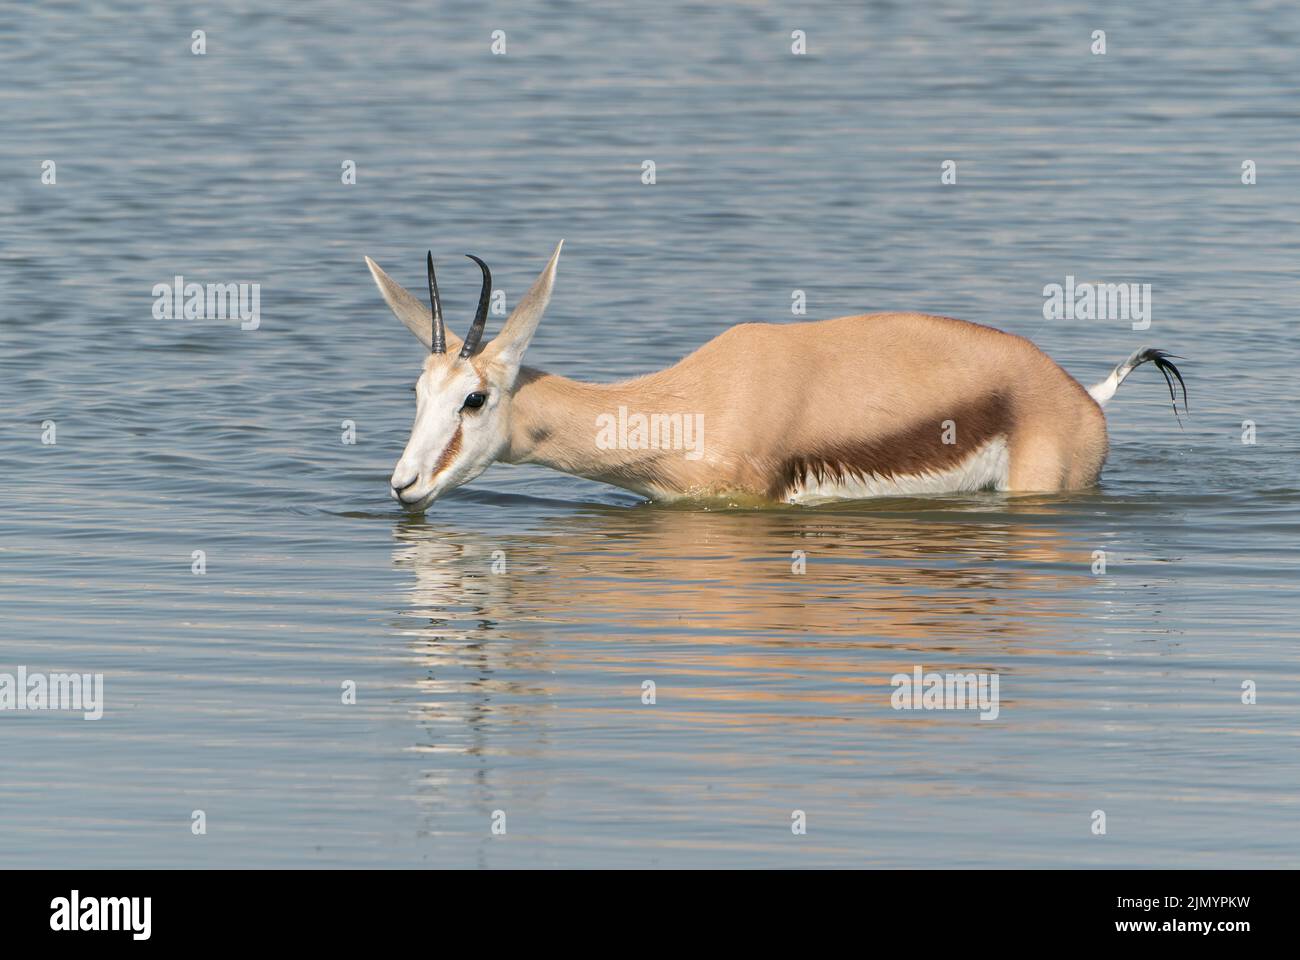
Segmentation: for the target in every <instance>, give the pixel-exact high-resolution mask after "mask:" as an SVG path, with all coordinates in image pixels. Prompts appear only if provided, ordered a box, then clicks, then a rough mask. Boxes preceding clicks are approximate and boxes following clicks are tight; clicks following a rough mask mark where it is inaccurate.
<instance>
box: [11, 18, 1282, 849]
mask: <svg viewBox="0 0 1300 960" xmlns="http://www.w3.org/2000/svg"><path fill="white" fill-rule="evenodd" d="M195 29H202V30H204V31H205V32H206V42H207V52H206V54H205V55H203V56H196V55H194V54H192V53H191V51H190V45H191V42H192V41H191V32H192V31H193V30H195ZM796 29H802V30H804V31H806V33H807V37H808V50H809V53H808V55H806V56H795V55H792V54H791V52H790V44H791V42H792V41H791V38H790V35H791V32H792V31H793V30H796ZM1098 29H1103V30H1105V31H1106V33H1107V48H1108V49H1107V53H1106V54H1105V55H1104V56H1095V55H1093V54H1092V53H1091V52H1090V50H1089V47H1090V45H1091V43H1092V40H1091V34H1092V32H1093V31H1094V30H1098ZM495 30H503V31H505V35H506V43H507V47H506V51H507V52H506V54H505V55H504V56H497V55H493V53H492V51H491V44H492V32H493V31H495ZM1298 43H1300V11H1298V10H1297V8H1296V7H1295V6H1294V5H1290V4H1285V3H1252V4H1236V5H1222V4H1209V3H1180V4H1172V3H1156V4H1144V5H1137V6H1134V5H1129V4H1100V5H1098V4H1083V3H1065V4H1057V5H1047V6H1044V7H1039V6H1034V5H1026V4H1023V3H1009V2H992V3H984V4H979V5H963V4H953V5H941V6H936V5H928V4H903V3H899V4H891V3H878V4H868V5H849V4H842V5H840V4H836V5H830V4H824V5H816V4H814V5H808V4H784V5H783V4H758V3H752V4H734V5H714V6H702V5H698V4H674V3H668V4H626V5H615V6H613V7H607V6H605V5H600V6H595V5H592V6H587V5H578V4H574V3H566V2H547V3H526V4H520V3H512V4H508V5H507V4H492V3H488V4H478V5H466V4H452V3H432V4H401V5H382V6H371V5H358V4H351V3H326V4H313V5H310V6H308V5H301V6H298V5H282V4H251V3H234V4H227V5H222V6H221V7H220V8H211V9H205V10H203V11H202V12H197V13H196V12H195V11H193V10H191V9H189V8H186V7H175V8H163V7H162V5H159V6H158V7H156V8H145V9H141V8H139V7H137V6H135V5H130V4H124V3H97V4H87V3H64V4H55V3H50V4H41V5H32V6H28V5H6V6H4V7H0V76H2V77H3V83H2V84H0V130H3V134H2V135H0V171H3V176H2V177H0V261H2V263H3V270H0V408H2V409H3V411H4V415H3V418H0V422H2V424H3V429H0V469H2V470H3V473H2V474H0V604H2V607H0V673H3V672H13V671H15V670H16V669H17V668H18V667H19V666H20V665H21V666H25V667H26V668H27V669H28V670H29V671H45V672H52V671H61V670H67V671H77V672H87V673H95V672H100V673H103V675H104V685H105V711H104V716H103V718H102V719H100V720H97V721H85V720H82V719H81V718H80V715H76V714H71V713H68V712H53V711H46V712H22V713H18V712H2V713H0V837H3V843H0V865H3V866H18V867H36V866H85V867H106V866H186V867H205V866H237V865H251V866H332V867H337V866H354V865H356V866H360V865H382V866H425V865H427V866H454V867H510V866H529V867H532V866H598V865H612V866H707V865H721V866H783V867H789V866H795V867H811V866H853V865H863V866H1061V865H1081V866H1124V867H1129V866H1179V867H1190V866H1291V867H1294V866H1296V865H1297V863H1298V862H1300V834H1298V833H1297V831H1296V830H1295V824H1296V821H1297V815H1298V814H1300V765H1298V764H1297V735H1298V734H1300V722H1298V721H1300V652H1298V647H1297V641H1298V640H1300V627H1298V626H1297V623H1298V622H1300V617H1298V616H1297V613H1300V576H1297V574H1298V573H1300V563H1297V553H1296V539H1297V534H1298V533H1300V476H1298V472H1297V462H1298V461H1297V454H1300V429H1298V428H1297V422H1296V400H1297V390H1296V387H1295V380H1294V368H1295V364H1296V359H1297V358H1296V346H1295V345H1296V335H1295V322H1296V317H1297V314H1298V313H1300V284H1298V283H1297V280H1296V271H1297V262H1298V260H1297V258H1298V256H1300V216H1298V214H1300V190H1297V186H1296V185H1297V183H1300V152H1298V151H1297V149H1296V147H1297V138H1296V129H1297V120H1298V119H1300V107H1298V106H1297V105H1298V104H1300V96H1298V94H1300V79H1298V77H1300V74H1297V72H1296V70H1295V63H1296V55H1295V50H1296V48H1297V44H1298ZM46 160H53V161H55V163H56V170H57V174H56V177H57V179H56V182H55V183H53V184H43V183H42V182H41V176H42V163H43V161H46ZM348 160H352V161H354V162H355V164H356V170H357V176H356V183H355V184H353V185H344V184H343V183H341V182H340V179H341V164H342V163H343V162H344V161H348ZM645 160H653V161H654V162H655V165H656V183H655V184H653V185H647V184H643V183H642V180H641V174H642V164H643V162H644V161H645ZM945 160H953V161H955V162H956V164H957V171H958V180H957V183H956V184H954V185H943V184H941V182H940V173H941V164H942V163H943V162H944V161H945ZM1246 160H1251V161H1254V163H1255V164H1256V169H1257V177H1258V182H1257V183H1255V184H1253V185H1245V184H1243V183H1242V182H1241V173H1242V162H1243V161H1246ZM561 237H563V238H565V241H566V242H565V252H564V256H563V259H562V261H561V266H560V272H559V280H558V283H557V286H556V291H555V295H554V298H553V300H552V303H551V306H550V309H549V311H548V313H547V316H546V319H545V320H544V321H543V324H542V327H541V329H540V331H539V333H538V335H537V338H536V340H535V341H534V345H533V347H532V350H531V351H530V354H529V362H530V363H532V364H534V365H536V366H541V367H543V368H546V369H551V370H555V371H557V372H559V373H563V374H565V375H568V376H573V377H579V378H585V379H593V380H612V379H616V378H621V377H626V376H630V375H634V374H638V373H643V372H647V371H650V370H653V369H657V368H659V367H662V366H666V365H668V364H669V363H671V362H673V361H675V360H676V359H678V358H679V357H681V356H683V355H684V354H686V353H687V352H689V351H690V350H692V349H694V348H695V347H697V346H699V345H700V344H702V343H704V342H706V341H707V340H708V339H710V338H711V337H713V336H715V335H716V334H718V333H720V332H721V331H722V330H724V329H726V328H727V327H728V326H730V325H731V324H733V323H736V322H741V321H755V320H759V321H771V322H789V321H791V320H794V319H796V318H795V317H793V316H792V315H791V296H792V291H794V290H803V291H805V293H806V296H807V303H808V318H818V317H831V316H839V315H844V314H849V313H859V312H866V311H872V310H885V309H914V310H924V311H928V312H934V313H941V314H947V315H951V316H957V317H962V318H964V319H968V320H973V321H977V322H981V323H986V324H991V325H993V326H996V327H999V328H1002V329H1005V330H1008V331H1011V332H1015V333H1019V334H1022V335H1025V336H1029V337H1031V338H1032V339H1033V340H1034V341H1035V342H1036V343H1038V344H1039V345H1040V346H1041V347H1042V348H1043V349H1044V350H1045V351H1046V352H1048V353H1049V354H1050V355H1051V356H1052V357H1053V358H1055V359H1056V360H1057V361H1058V362H1060V363H1061V364H1062V365H1063V366H1064V367H1065V368H1066V369H1067V370H1068V371H1070V372H1071V373H1072V374H1074V375H1076V376H1077V377H1078V378H1079V379H1080V380H1082V381H1084V382H1085V383H1091V382H1093V381H1095V380H1098V379H1101V377H1103V376H1104V375H1105V373H1106V372H1107V371H1108V370H1109V369H1110V367H1111V366H1112V365H1113V364H1115V363H1116V362H1118V361H1119V360H1121V359H1123V358H1124V357H1126V356H1127V355H1128V354H1129V353H1131V352H1132V351H1133V350H1134V349H1136V348H1137V347H1139V346H1142V345H1143V344H1145V343H1152V344H1154V345H1156V346H1160V347H1163V348H1165V349H1168V350H1170V351H1172V352H1174V353H1176V354H1179V355H1181V356H1183V357H1185V358H1187V359H1186V360H1185V361H1180V366H1181V368H1182V370H1183V373H1184V375H1185V377H1186V378H1187V382H1188V389H1189V394H1190V408H1191V409H1190V414H1189V415H1186V416H1183V417H1182V418H1181V420H1179V419H1176V418H1175V417H1174V415H1173V413H1172V412H1171V411H1170V407H1169V402H1168V395H1167V393H1166V391H1165V386H1164V383H1163V381H1161V380H1160V378H1159V376H1158V375H1157V374H1156V372H1155V371H1154V370H1153V369H1151V368H1150V367H1145V368H1143V369H1141V370H1139V371H1138V372H1137V373H1135V374H1134V375H1133V377H1132V378H1131V379H1130V380H1129V381H1128V383H1126V384H1125V386H1124V388H1123V390H1122V391H1121V394H1120V396H1119V398H1118V399H1117V400H1116V401H1115V402H1114V404H1113V405H1112V406H1111V407H1110V408H1109V411H1108V413H1109V422H1110V430H1111V441H1112V454H1111V459H1110V463H1109V466H1108V468H1107V470H1106V472H1105V474H1104V477H1103V481H1102V484H1101V486H1100V487H1099V488H1098V489H1096V490H1092V491H1087V492H1084V493H1080V494H1074V495H1069V496H1061V497H1030V498H1014V499H1009V498H1005V497H1001V496H998V495H995V494H984V495H979V496H969V497H961V498H932V499H926V500H884V501H876V502H869V503H856V504H846V505H842V506H836V507H829V508H817V509H781V510H771V511H726V510H722V511H702V510H699V509H682V508H670V507H663V506H656V505H648V504H644V503H641V502H640V501H639V500H638V498H636V497H635V496H633V495H631V494H628V493H625V492H621V491H618V490H615V489H613V488H607V487H602V486H598V485H595V484H592V483H588V482H585V481H581V480H576V479H572V478H569V477H565V476H562V475H560V474H555V473H550V472H547V471H544V470H542V469H540V468H533V467H510V466H505V465H501V466H497V467H494V468H493V469H492V470H490V471H489V472H488V473H487V474H485V475H484V476H483V477H481V478H480V479H478V480H477V481H475V482H474V483H473V484H471V485H469V486H467V487H465V488H462V489H461V490H459V491H456V492H455V493H453V494H451V495H449V496H447V497H446V498H445V499H443V500H441V501H439V502H438V503H437V504H435V505H434V506H433V507H432V508H431V509H430V510H429V512H428V514H427V515H425V516H423V517H420V516H411V515H407V514H404V513H403V512H402V511H401V510H399V509H398V508H397V506H396V505H395V504H394V503H393V502H392V501H391V500H390V499H389V497H388V490H387V480H388V475H389V473H390V471H391V469H392V467H393V464H394V463H395V461H396V459H397V457H398V456H399V454H400V452H401V449H402V447H403V445H404V443H405V441H406V437H407V432H408V430H409V426H410V420H411V417H412V415H413V412H414V404H413V397H412V395H411V391H410V385H411V383H412V382H413V381H414V380H415V377H416V376H417V374H418V371H419V364H420V360H421V348H420V347H419V345H418V344H417V343H416V342H415V340H414V339H413V338H411V336H410V335H409V334H408V333H407V331H406V330H405V329H404V328H402V326H401V325H400V324H399V323H398V322H397V321H396V320H395V319H394V318H393V317H392V316H391V314H390V313H389V312H388V310H387V308H386V307H385V306H384V304H383V302H382V301H381V300H380V298H379V296H378V294H377V292H376V290H375V287H374V284H373V283H372V281H371V279H370V277H369V275H368V273H367V271H366V269H365V267H364V265H363V262H362V257H363V255H369V256H371V257H374V258H375V259H376V260H378V261H379V263H381V264H382V265H383V266H384V267H385V268H386V269H388V270H389V271H390V272H391V273H392V274H393V275H394V276H395V277H396V278H397V279H398V280H399V281H401V282H403V283H406V284H407V285H408V286H410V287H411V288H412V289H413V290H416V291H418V290H420V289H421V283H422V281H423V270H422V263H423V255H424V251H425V250H426V249H429V248H432V249H433V251H434V253H435V255H436V256H438V257H439V258H440V262H445V263H446V264H447V266H446V268H444V269H443V271H442V276H440V280H441V283H442V297H443V302H444V304H445V305H447V310H448V315H449V319H450V322H451V323H452V324H453V326H455V327H456V329H458V330H461V331H463V329H464V324H465V322H466V320H467V319H468V316H469V315H470V312H471V309H472V304H473V302H474V299H475V297H476V294H477V282H478V278H477V272H476V271H475V270H474V268H473V266H472V265H471V264H469V262H468V261H465V260H463V259H459V257H460V254H461V253H463V252H465V251H472V252H475V253H477V254H479V255H480V256H482V257H484V259H485V260H487V261H488V262H489V263H490V264H491V265H492V267H493V271H494V274H495V276H496V278H497V286H498V287H500V288H501V289H503V290H505V291H506V296H507V299H508V300H509V301H510V302H514V300H516V299H517V297H518V296H519V295H520V294H521V293H522V291H523V290H524V289H525V288H526V286H527V284H528V283H529V282H531V280H532V279H533V277H534V276H535V275H536V273H537V271H538V270H539V269H540V268H541V266H542V264H543V263H544V261H545V258H546V257H547V255H548V254H549V253H550V251H551V249H552V248H553V246H554V244H555V242H556V241H557V240H558V239H560V238H561ZM178 274H179V275H183V276H184V277H185V278H186V279H187V280H192V281H198V282H205V283H206V282H221V283H229V282H250V283H254V282H255V283H259V284H260V290H261V316H260V326H259V327H258V328H257V329H255V330H242V329H241V328H240V324H239V322H238V321H221V320H183V319H182V320H171V321H167V320H158V319H155V318H154V315H153V296H152V293H151V291H152V288H153V287H154V285H155V284H159V283H170V282H171V281H172V278H173V277H174V276H176V275H178ZM1067 275H1071V276H1074V277H1076V278H1077V279H1079V280H1091V281H1097V282H1137V283H1150V284H1151V285H1152V290H1153V319H1152V324H1151V328H1150V329H1149V330H1146V331H1141V332H1137V331H1134V330H1133V329H1132V328H1131V324H1130V323H1129V322H1127V321H1119V320H1105V321H1100V320H1093V321H1047V320H1044V319H1043V314H1042V305H1043V295H1042V290H1043V287H1044V286H1045V285H1046V284H1050V283H1063V282H1064V281H1065V277H1066V276H1067ZM492 322H493V325H494V327H495V325H496V324H499V323H500V319H499V318H494V319H493V321H492ZM345 420H351V421H353V422H354V423H355V424H356V431H357V442H356V443H355V444H352V445H350V444H344V443H343V442H341V437H342V423H343V421H345ZM1247 420H1249V421H1252V422H1253V423H1254V424H1255V442H1254V443H1253V444H1248V443H1243V442H1242V438H1243V421H1247ZM46 421H53V423H54V425H55V429H56V437H57V439H56V442H55V443H53V444H49V443H42V435H43V433H44V432H45V430H46V428H45V427H43V424H44V423H45V422H46ZM197 550H202V551H204V553H205V556H206V573H204V574H202V575H196V574H194V573H193V572H192V569H191V564H192V556H193V552H194V551H197ZM1098 550H1102V551H1105V556H1106V558H1107V564H1106V570H1105V572H1104V573H1095V572H1094V568H1093V564H1094V553H1095V551H1098ZM498 551H500V553H498ZM795 551H804V552H805V553H806V557H807V559H806V564H807V566H806V571H805V572H803V573H795V572H794V571H793V570H792V555H793V554H794V552H795ZM494 556H495V557H498V558H500V559H504V561H505V564H506V568H505V570H504V571H502V572H493V559H494ZM917 665H919V666H921V667H922V668H923V669H924V670H926V671H931V670H933V671H940V672H951V671H963V672H964V671H982V672H992V673H996V674H997V675H998V676H999V678H1000V684H1001V686H1000V690H1001V708H1000V714H999V716H998V718H997V719H996V720H994V721H981V720H979V719H978V717H977V715H976V714H974V713H971V712H957V711H944V712H922V711H915V712H902V711H896V710H893V709H891V706H890V694H891V692H892V688H891V686H890V677H891V676H892V675H893V674H895V673H899V672H904V673H910V672H911V671H912V669H913V668H914V667H915V666H917ZM647 680H649V681H653V682H654V684H655V689H656V702H655V703H653V704H644V703H643V702H642V684H643V683H644V682H645V681H647ZM348 681H351V682H353V683H355V685H356V691H357V694H356V703H355V704H344V703H342V702H341V700H342V696H341V690H342V686H343V685H344V684H345V683H346V682H348ZM1245 681H1252V682H1253V683H1254V684H1255V685H1256V688H1257V702H1256V703H1254V704H1243V703H1242V684H1243V682H1245ZM200 810H201V811H203V814H204V816H205V820H206V833H205V834H201V835H196V834H195V833H194V832H193V830H192V822H193V814H194V811H200ZM796 810H800V811H803V812H804V814H805V816H806V818H807V833H806V835H796V834H794V833H792V830H791V822H792V821H791V816H792V812H793V811H796ZM1097 810H1101V811H1104V813H1105V817H1106V833H1105V834H1104V835H1097V834H1095V833H1094V832H1093V824H1094V821H1095V818H1094V815H1093V812H1094V811H1097ZM496 811H501V812H502V813H503V814H504V822H505V833H504V834H499V833H498V834H494V833H493V830H492V827H493V823H494V822H497V823H499V822H500V821H501V816H500V815H499V814H496V813H495V812H496ZM494 817H495V820H494Z"/></svg>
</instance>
